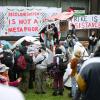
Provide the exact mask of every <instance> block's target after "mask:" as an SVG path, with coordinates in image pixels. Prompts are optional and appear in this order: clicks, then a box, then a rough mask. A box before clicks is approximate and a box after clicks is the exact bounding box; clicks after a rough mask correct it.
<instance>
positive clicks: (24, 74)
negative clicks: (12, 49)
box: [16, 46, 33, 93]
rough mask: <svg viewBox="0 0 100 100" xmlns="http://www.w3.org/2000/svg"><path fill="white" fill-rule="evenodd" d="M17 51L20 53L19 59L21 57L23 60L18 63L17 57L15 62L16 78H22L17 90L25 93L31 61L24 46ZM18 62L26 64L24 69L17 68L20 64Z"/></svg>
mask: <svg viewBox="0 0 100 100" xmlns="http://www.w3.org/2000/svg"><path fill="white" fill-rule="evenodd" d="M19 51H20V55H19V57H20V56H23V57H24V58H25V61H24V60H22V59H20V61H19V60H18V59H19V57H18V58H17V61H16V65H17V68H18V76H21V77H22V81H21V83H20V85H19V88H20V90H21V91H22V92H24V93H26V92H27V90H28V87H29V78H30V69H31V67H32V64H33V59H32V57H31V56H30V55H29V54H27V47H25V46H23V47H20V49H19ZM20 62H25V63H26V65H25V66H26V67H25V69H22V68H21V67H19V65H18V63H20Z"/></svg>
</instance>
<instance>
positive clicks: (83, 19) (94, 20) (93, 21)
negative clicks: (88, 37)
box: [69, 15, 100, 29]
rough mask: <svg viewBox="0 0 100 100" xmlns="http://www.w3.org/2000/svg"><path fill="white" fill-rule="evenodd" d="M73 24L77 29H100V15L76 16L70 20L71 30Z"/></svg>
mask: <svg viewBox="0 0 100 100" xmlns="http://www.w3.org/2000/svg"><path fill="white" fill-rule="evenodd" d="M71 24H74V25H75V28H76V29H100V15H85V16H76V17H73V18H72V19H71V20H69V29H71Z"/></svg>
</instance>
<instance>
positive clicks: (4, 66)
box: [0, 64, 9, 72]
mask: <svg viewBox="0 0 100 100" xmlns="http://www.w3.org/2000/svg"><path fill="white" fill-rule="evenodd" d="M8 69H9V67H7V66H6V65H4V64H0V72H5V71H7V70H8Z"/></svg>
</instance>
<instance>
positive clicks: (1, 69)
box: [0, 63, 22, 87]
mask: <svg viewBox="0 0 100 100" xmlns="http://www.w3.org/2000/svg"><path fill="white" fill-rule="evenodd" d="M8 70H9V67H7V66H6V65H4V64H1V63H0V83H1V84H4V85H9V86H16V87H17V86H18V85H19V84H20V82H21V80H22V78H21V77H19V78H18V79H17V80H16V81H13V82H10V80H9V75H8Z"/></svg>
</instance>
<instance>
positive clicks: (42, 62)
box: [33, 46, 47, 94]
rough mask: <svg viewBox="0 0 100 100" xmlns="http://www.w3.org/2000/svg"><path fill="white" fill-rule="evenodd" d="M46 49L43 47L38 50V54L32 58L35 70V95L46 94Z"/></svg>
mask: <svg viewBox="0 0 100 100" xmlns="http://www.w3.org/2000/svg"><path fill="white" fill-rule="evenodd" d="M45 51H46V48H45V47H44V46H43V47H41V48H40V49H39V51H38V54H37V55H34V56H33V62H34V63H35V65H36V69H35V93H36V94H44V93H46V72H47V55H46V52H45Z"/></svg>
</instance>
